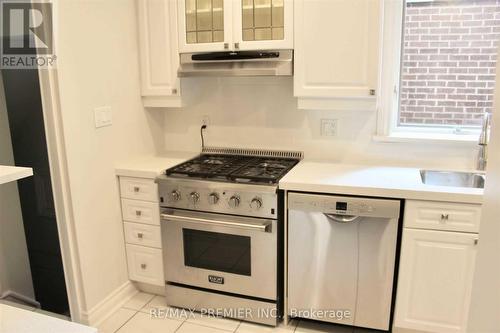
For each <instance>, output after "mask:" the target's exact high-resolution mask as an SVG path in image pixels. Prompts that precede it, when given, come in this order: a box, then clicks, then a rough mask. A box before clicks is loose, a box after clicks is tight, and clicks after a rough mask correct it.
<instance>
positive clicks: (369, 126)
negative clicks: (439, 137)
mask: <svg viewBox="0 0 500 333" xmlns="http://www.w3.org/2000/svg"><path fill="white" fill-rule="evenodd" d="M182 98H183V102H184V103H185V107H184V108H182V109H178V110H176V109H171V110H165V124H164V126H165V146H166V148H167V149H169V150H191V151H193V150H194V151H197V150H199V149H200V145H201V143H200V135H199V130H200V125H201V121H202V117H203V115H209V116H210V122H211V125H210V126H209V127H208V130H207V131H206V140H205V143H206V145H208V146H231V147H235V146H236V147H238V146H240V147H257V148H275V149H292V150H302V151H304V152H305V154H306V157H307V158H312V159H326V160H332V161H341V162H346V163H378V164H383V165H401V166H419V167H424V166H427V167H436V168H473V167H474V160H475V154H476V151H477V150H476V147H477V145H476V144H475V143H468V144H465V145H450V144H448V145H436V144H422V143H418V144H411V143H376V142H373V141H372V136H373V134H374V133H375V126H376V113H375V112H371V111H366V110H360V111H357V112H352V111H349V112H346V111H304V110H298V109H297V107H296V99H295V98H294V97H293V82H292V79H291V78H278V77H274V78H189V79H183V80H182ZM322 118H332V119H338V126H339V127H338V136H337V137H335V138H329V139H328V138H325V137H321V136H320V120H321V119H322Z"/></svg>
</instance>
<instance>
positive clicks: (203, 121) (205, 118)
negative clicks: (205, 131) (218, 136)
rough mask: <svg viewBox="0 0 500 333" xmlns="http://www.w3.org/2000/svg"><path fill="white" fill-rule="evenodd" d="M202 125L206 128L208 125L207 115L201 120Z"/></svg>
mask: <svg viewBox="0 0 500 333" xmlns="http://www.w3.org/2000/svg"><path fill="white" fill-rule="evenodd" d="M201 123H202V125H205V126H208V125H210V117H209V116H207V115H204V116H203V118H202V119H201Z"/></svg>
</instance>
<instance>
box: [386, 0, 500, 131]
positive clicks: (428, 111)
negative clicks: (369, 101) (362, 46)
mask: <svg viewBox="0 0 500 333" xmlns="http://www.w3.org/2000/svg"><path fill="white" fill-rule="evenodd" d="M388 2H389V3H390V2H391V1H388ZM401 3H402V4H399V8H397V7H398V5H392V7H391V5H389V6H387V7H388V10H389V11H392V13H388V12H386V16H385V17H390V16H387V14H392V15H393V16H392V17H397V20H399V24H395V25H394V24H393V25H392V27H391V26H390V25H391V22H386V23H385V29H384V30H385V32H384V56H383V58H384V69H383V73H384V71H387V69H388V67H389V71H390V69H391V67H392V69H393V70H394V71H393V72H396V73H397V75H393V76H392V77H390V76H391V75H390V74H389V75H388V74H382V80H383V81H384V80H385V81H386V82H385V84H384V82H383V84H382V88H383V89H386V90H387V91H388V93H389V94H392V96H391V97H390V98H392V100H391V101H390V102H389V103H385V105H383V108H384V111H383V112H389V113H390V114H388V115H386V116H385V117H382V120H384V121H386V122H388V124H387V125H386V126H385V130H384V132H385V133H384V134H385V135H391V134H394V133H399V134H404V133H406V134H408V133H419V135H420V137H423V136H425V135H426V133H427V134H429V135H428V137H433V136H434V137H436V134H437V135H447V136H448V137H453V136H455V137H464V136H467V135H468V136H469V137H470V138H469V139H474V138H477V135H478V132H479V130H480V126H481V122H482V119H483V115H484V113H485V112H491V111H492V104H493V94H494V86H495V72H496V63H497V50H498V45H499V40H500V0H468V1H463V0H449V1H430V0H406V1H404V2H401ZM401 6H402V7H401ZM395 13H399V15H397V14H396V15H395ZM391 46H394V47H393V48H391ZM391 52H393V53H392V54H391ZM394 52H398V53H399V54H397V55H395V54H394ZM384 86H385V88H384ZM380 119H381V118H380V117H379V120H380Z"/></svg>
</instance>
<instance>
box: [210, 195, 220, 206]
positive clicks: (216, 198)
mask: <svg viewBox="0 0 500 333" xmlns="http://www.w3.org/2000/svg"><path fill="white" fill-rule="evenodd" d="M208 202H209V203H210V204H211V205H215V204H216V203H217V202H219V195H218V194H217V193H215V192H213V193H210V195H209V196H208Z"/></svg>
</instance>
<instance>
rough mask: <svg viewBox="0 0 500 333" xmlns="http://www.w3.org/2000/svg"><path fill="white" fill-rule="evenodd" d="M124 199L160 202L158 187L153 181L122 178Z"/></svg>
mask: <svg viewBox="0 0 500 333" xmlns="http://www.w3.org/2000/svg"><path fill="white" fill-rule="evenodd" d="M120 193H121V197H122V198H127V199H136V200H145V201H152V202H158V185H156V183H155V182H154V180H153V179H145V178H130V177H120Z"/></svg>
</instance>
